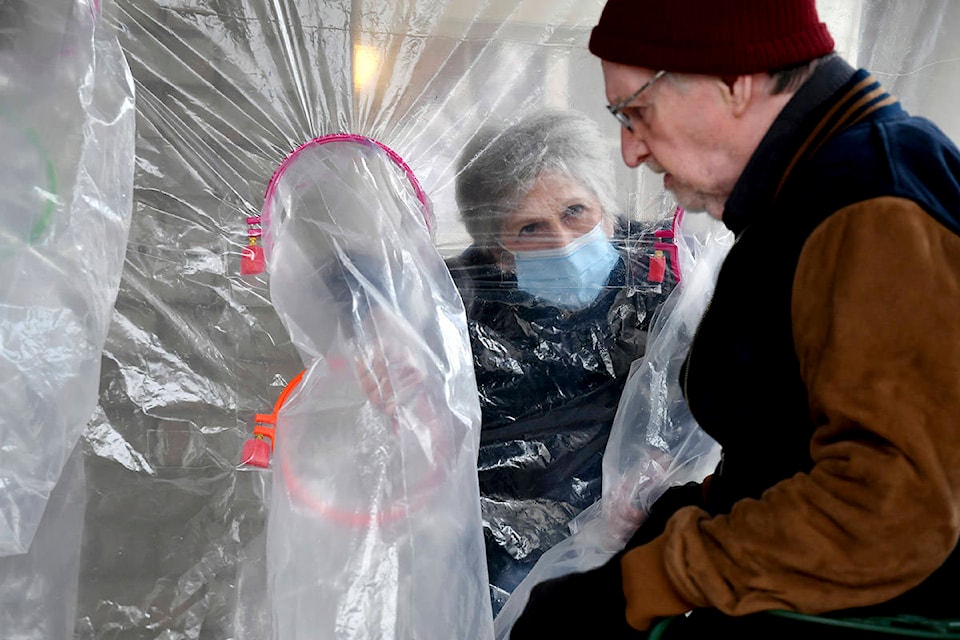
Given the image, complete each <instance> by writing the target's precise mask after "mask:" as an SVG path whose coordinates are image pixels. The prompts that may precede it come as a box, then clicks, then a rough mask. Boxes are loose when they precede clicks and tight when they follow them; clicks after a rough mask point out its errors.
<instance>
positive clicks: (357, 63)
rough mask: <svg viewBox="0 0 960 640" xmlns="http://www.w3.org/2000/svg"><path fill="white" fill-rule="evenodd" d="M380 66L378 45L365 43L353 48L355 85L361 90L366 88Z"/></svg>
mask: <svg viewBox="0 0 960 640" xmlns="http://www.w3.org/2000/svg"><path fill="white" fill-rule="evenodd" d="M379 68H380V52H379V51H378V50H377V48H376V47H371V46H369V45H365V44H358V45H355V46H354V48H353V86H354V88H355V89H357V90H360V89H364V88H366V86H367V85H368V84H370V82H371V81H372V80H373V79H374V77H375V76H376V75H377V70H378V69H379Z"/></svg>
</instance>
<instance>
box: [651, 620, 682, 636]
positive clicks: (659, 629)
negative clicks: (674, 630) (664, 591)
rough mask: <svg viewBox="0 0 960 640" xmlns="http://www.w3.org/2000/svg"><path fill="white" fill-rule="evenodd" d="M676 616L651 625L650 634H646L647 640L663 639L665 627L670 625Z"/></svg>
mask: <svg viewBox="0 0 960 640" xmlns="http://www.w3.org/2000/svg"><path fill="white" fill-rule="evenodd" d="M674 618H676V616H672V617H670V618H663V619H662V620H660V621H659V622H657V624H655V625H653V628H652V629H650V633H648V634H647V640H660V638H662V637H663V633H664V631H666V629H667V627H668V626H670V623H671V622H673V620H674Z"/></svg>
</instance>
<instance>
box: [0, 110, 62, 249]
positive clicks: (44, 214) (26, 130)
mask: <svg viewBox="0 0 960 640" xmlns="http://www.w3.org/2000/svg"><path fill="white" fill-rule="evenodd" d="M0 116H3V117H4V118H5V119H6V120H7V121H8V122H11V123H12V124H14V125H15V126H18V127H19V128H20V130H21V132H22V133H23V134H24V135H25V136H26V138H27V140H29V141H30V143H31V144H32V146H33V148H34V149H36V150H37V153H38V154H39V155H40V159H41V162H43V165H44V170H45V173H46V177H47V189H46V190H47V192H48V193H49V194H50V195H51V196H52V197H51V198H48V199H47V201H46V204H45V205H44V207H43V210H42V211H41V212H40V217H39V219H38V220H37V221H36V222H35V223H34V224H33V227H32V228H31V229H30V237H29V238H27V243H28V244H29V245H31V246H32V245H34V244H36V243H37V242H39V241H40V240H41V239H42V238H43V236H44V234H45V233H46V231H47V228H48V227H49V226H50V222H51V220H52V219H53V213H54V211H55V210H56V201H57V195H58V194H57V172H56V169H55V168H54V166H53V161H52V160H51V159H50V155H49V154H48V153H47V151H46V149H45V148H44V146H43V142H41V140H40V136H38V135H37V132H36V131H34V130H33V129H32V128H30V127H25V126H23V125H21V124H20V123H19V121H18V120H17V119H16V118H14V117H13V116H12V115H11V114H10V112H9V111H7V109H6V108H5V106H4V105H0Z"/></svg>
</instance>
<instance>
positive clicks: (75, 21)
mask: <svg viewBox="0 0 960 640" xmlns="http://www.w3.org/2000/svg"><path fill="white" fill-rule="evenodd" d="M0 16H2V18H0V21H2V22H3V24H4V30H3V34H2V36H0V146H2V148H3V149H4V153H3V155H2V157H0V193H2V194H3V195H2V196H0V198H2V202H3V206H2V207H0V406H2V407H3V413H2V414H0V442H2V443H3V445H2V446H0V487H2V488H3V489H2V491H0V556H9V555H15V554H22V553H25V552H26V551H27V550H28V549H29V548H30V545H31V542H32V541H33V538H34V535H35V533H36V531H37V527H38V525H39V523H40V520H41V518H42V517H43V515H44V509H45V508H46V505H47V501H48V499H49V498H50V494H51V491H52V490H53V488H54V486H55V485H56V483H57V481H58V480H59V478H60V474H61V471H62V470H63V468H64V465H65V464H66V461H67V458H68V456H69V455H70V452H71V451H72V450H73V449H74V447H75V446H76V445H77V442H78V441H79V439H80V434H81V432H82V431H83V428H84V426H85V425H86V423H87V421H88V420H89V418H90V415H91V414H92V413H93V410H94V407H95V406H96V401H97V387H98V383H99V377H100V350H101V349H102V348H103V344H104V341H105V339H106V334H107V327H108V325H109V322H110V317H111V311H112V307H113V304H114V300H115V299H116V295H117V289H118V287H119V282H120V270H121V267H122V265H123V255H124V251H125V247H126V241H127V233H128V231H129V226H130V214H131V206H132V190H133V151H134V146H133V143H134V137H133V134H134V110H133V84H132V79H131V77H130V75H129V69H128V68H127V65H126V62H125V60H124V57H123V54H122V52H121V50H120V46H119V43H118V42H117V39H116V37H115V35H113V34H112V33H111V32H109V30H107V29H105V28H104V27H103V25H101V24H99V18H98V15H97V11H96V8H95V6H94V5H91V4H90V2H87V1H83V0H78V1H76V2H60V3H50V2H46V3H12V4H8V5H6V6H0ZM73 535H74V536H77V539H79V535H80V532H79V531H74V533H73ZM0 591H2V589H0ZM0 597H2V595H0ZM8 637H9V636H8Z"/></svg>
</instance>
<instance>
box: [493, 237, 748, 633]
mask: <svg viewBox="0 0 960 640" xmlns="http://www.w3.org/2000/svg"><path fill="white" fill-rule="evenodd" d="M679 240H680V241H679V242H678V245H679V248H680V256H681V259H680V264H681V265H682V274H683V278H682V280H681V283H680V286H678V287H677V288H676V289H674V291H673V294H672V295H671V297H670V298H669V299H668V300H667V302H666V303H665V304H664V306H663V308H662V309H661V313H660V315H659V316H658V319H657V320H656V322H655V324H654V326H653V327H652V328H651V330H650V336H649V338H648V343H647V344H648V348H647V351H646V353H645V354H644V356H643V357H642V358H641V359H639V360H638V361H636V362H635V364H634V366H633V368H632V369H631V371H630V376H629V378H628V379H627V382H626V386H625V388H624V391H623V395H622V397H621V399H620V404H619V408H618V410H617V414H616V418H615V419H614V423H613V428H612V430H611V434H610V440H609V442H608V444H607V448H606V451H605V453H604V458H603V493H602V497H601V499H600V500H599V501H597V502H595V503H594V504H593V505H591V506H590V507H589V508H588V509H586V510H585V511H583V512H582V513H581V514H580V515H579V516H578V518H577V519H576V520H575V522H574V523H573V524H572V527H571V528H572V531H573V533H572V535H571V536H570V537H568V538H566V539H565V540H563V541H562V542H559V543H558V544H556V545H554V546H553V547H551V548H550V550H549V551H547V552H546V553H545V554H543V556H542V557H541V558H540V561H539V562H538V563H537V564H536V565H535V566H534V567H533V569H532V570H531V571H530V573H529V574H528V575H527V577H526V578H525V579H524V581H523V582H521V583H520V585H519V586H518V587H517V588H516V590H514V591H513V593H512V594H511V596H510V598H509V599H508V600H507V602H506V604H505V605H504V607H503V608H502V609H501V611H500V613H499V614H498V615H497V618H496V623H495V628H496V637H497V638H498V639H503V640H506V638H508V637H509V634H510V629H511V628H512V627H513V624H514V623H515V622H516V620H517V618H518V617H519V616H520V614H521V613H522V611H523V608H524V606H525V605H526V603H527V600H528V599H529V596H530V590H531V589H532V588H533V587H534V586H535V585H536V584H537V583H539V582H542V581H544V580H547V579H550V578H554V577H558V576H561V575H565V574H568V573H572V572H576V571H586V570H589V569H593V568H595V567H597V566H600V565H601V564H603V563H604V562H605V561H606V560H608V559H609V558H610V557H611V556H613V554H615V553H616V552H617V551H618V550H620V549H622V548H623V545H624V544H625V543H626V541H627V539H628V538H629V536H630V535H632V533H633V532H634V531H635V530H636V528H637V527H638V526H639V525H640V524H641V523H642V522H643V520H644V519H645V517H646V513H647V512H648V510H649V508H650V506H651V505H652V504H653V503H654V502H655V501H656V500H657V498H659V497H660V496H661V495H662V494H663V492H664V491H666V490H667V489H668V488H669V487H671V486H675V485H681V484H685V483H687V482H696V481H700V480H702V479H703V478H704V477H705V476H707V475H708V474H710V473H712V472H713V470H714V468H715V467H716V465H717V463H718V462H719V459H720V447H719V445H718V444H717V443H716V442H715V441H714V440H713V439H712V438H711V437H710V436H708V435H707V434H706V433H705V432H704V431H703V430H701V429H700V427H699V426H698V425H697V423H696V421H695V420H694V419H693V417H692V416H691V415H690V410H689V409H688V407H687V405H686V402H685V401H684V399H683V394H682V391H681V388H680V381H679V371H680V366H681V365H682V364H683V360H684V358H685V357H686V352H687V348H688V347H689V345H690V342H691V341H692V339H693V335H694V333H695V331H696V327H697V324H698V322H699V321H700V317H701V316H702V315H703V312H704V310H705V309H706V306H707V304H708V303H709V299H710V295H711V293H712V291H713V286H714V284H715V283H716V276H717V274H718V273H719V270H720V265H721V263H722V262H723V258H724V256H726V253H727V251H728V250H729V249H730V247H731V246H732V245H733V236H732V234H731V233H730V232H729V231H727V230H726V228H725V227H723V226H722V225H721V223H719V222H716V221H711V222H710V223H709V224H708V225H707V228H706V230H705V231H704V232H701V235H694V234H681V235H680V238H679Z"/></svg>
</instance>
